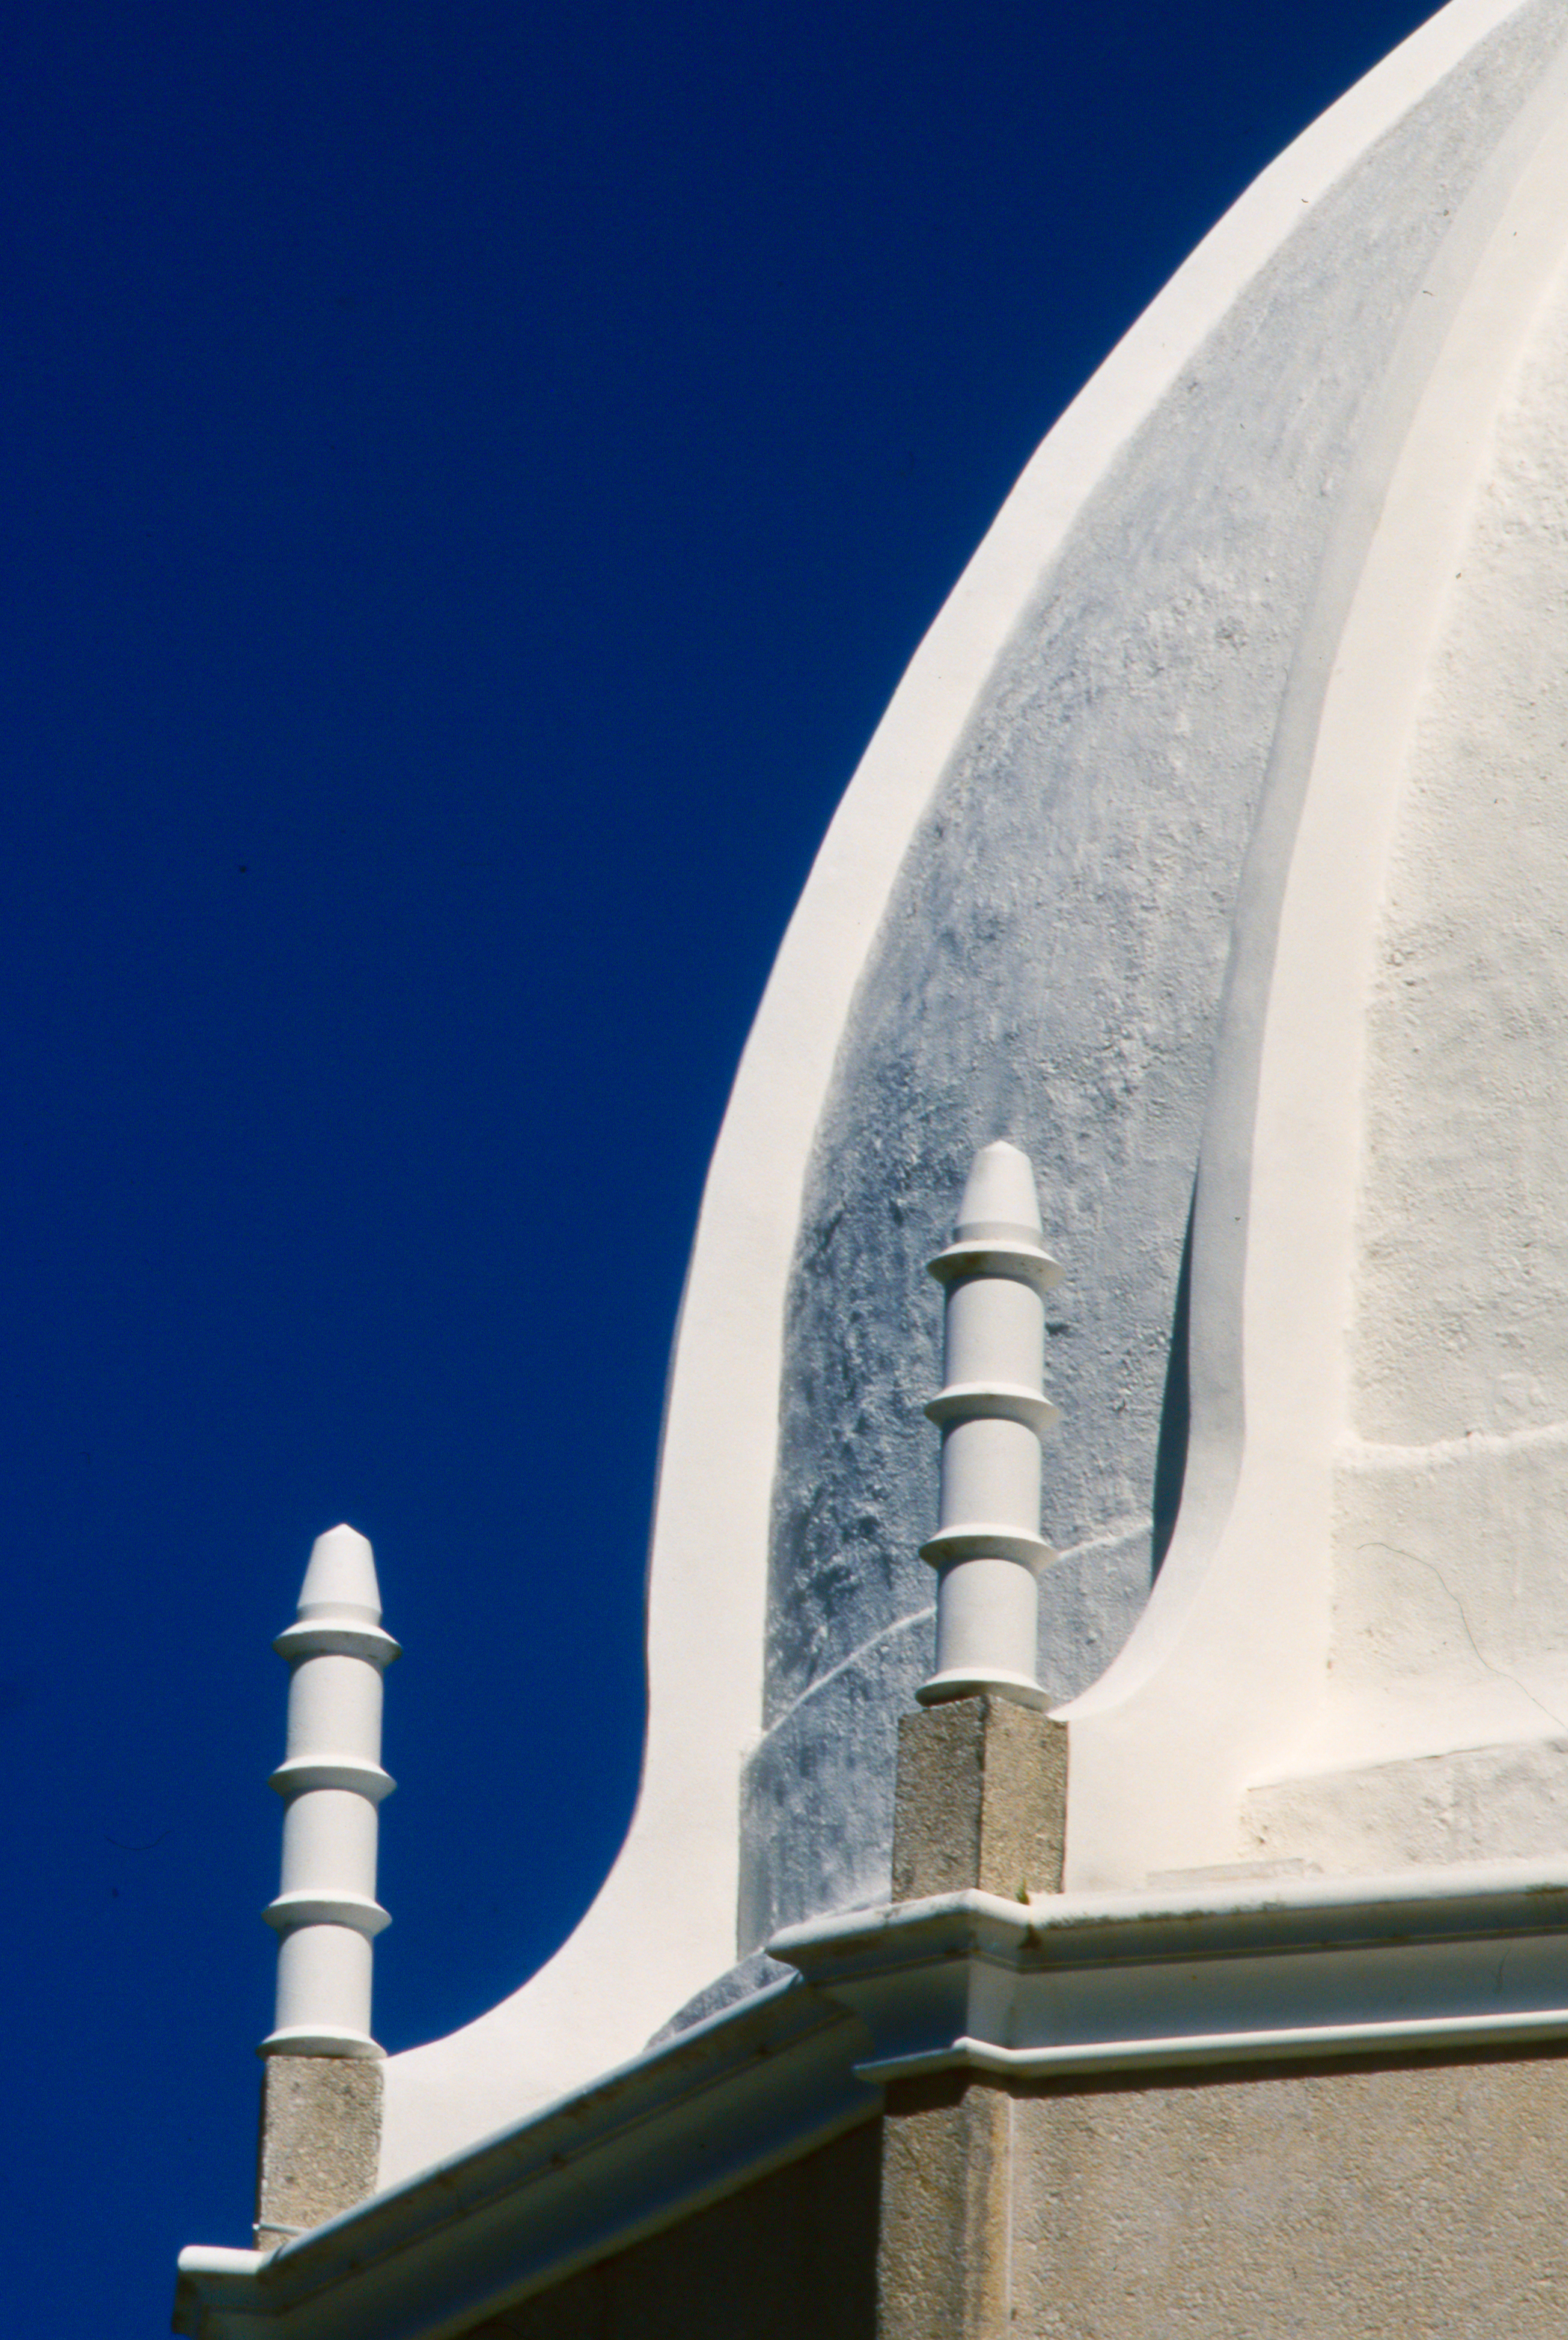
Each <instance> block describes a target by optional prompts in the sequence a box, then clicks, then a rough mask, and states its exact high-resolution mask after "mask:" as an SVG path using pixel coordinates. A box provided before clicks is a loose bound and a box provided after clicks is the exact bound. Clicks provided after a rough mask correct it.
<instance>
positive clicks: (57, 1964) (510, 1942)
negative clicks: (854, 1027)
mask: <svg viewBox="0 0 1568 2340" xmlns="http://www.w3.org/2000/svg"><path fill="white" fill-rule="evenodd" d="M1426 13H1427V10H1426V8H1425V7H1424V5H1423V0H1358V5H1345V4H1344V0H1331V5H1319V6H1315V7H1310V8H1295V9H1274V10H1264V9H1261V8H1260V7H1258V6H1257V5H1256V0H1197V5H1191V6H1188V7H1186V8H1184V9H1173V8H1171V7H1169V6H1157V7H1156V6H1155V5H1152V0H1102V5H1099V6H1098V7H1097V8H1094V9H1089V8H1086V7H1084V6H1082V5H1071V6H1069V5H1064V4H1063V0H1041V5H1033V6H1023V5H995V4H994V0H969V5H967V6H966V7H963V8H958V7H951V6H949V7H946V8H941V9H938V8H935V7H931V6H928V5H906V6H904V7H901V8H898V9H893V8H889V7H885V6H877V5H868V6H862V7H860V8H858V9H856V8H849V9H846V8H844V7H843V6H842V5H836V6H827V5H795V6H783V5H779V6H772V7H761V6H758V5H749V0H739V5H737V0H728V5H723V6H719V5H681V6H677V7H674V8H663V9H660V8H651V7H647V6H644V7H640V8H633V7H630V6H629V5H624V0H610V5H600V0H586V5H578V6H577V7H575V8H574V9H572V10H571V11H570V12H568V11H551V12H545V11H542V10H538V9H527V8H524V7H521V6H518V5H506V6H503V5H477V0H442V5H439V6H437V5H432V4H431V0H422V5H404V0H375V5H371V0H353V5H343V0H310V5H303V0H267V5H264V6H263V5H257V0H223V5H219V6H214V5H212V0H204V5H200V6H197V5H184V6H179V5H166V0H148V5H144V6H143V7H140V8H132V7H128V6H126V5H123V0H120V5H113V6H111V5H104V0H50V5H42V0H22V5H20V6H16V7H14V8H13V9H12V11H11V12H10V15H9V18H8V37H7V40H6V44H5V53H4V71H3V73H0V109H3V113H4V121H3V124H0V155H3V158H4V160H3V163H0V169H3V171H4V174H5V182H6V200H5V290H4V298H5V319H6V332H5V353H4V369H3V375H0V379H3V382H4V393H3V394H4V425H5V431H4V437H5V449H6V461H5V576H6V582H7V593H6V600H7V605H8V610H9V617H10V622H9V625H8V627H7V630H6V632H7V638H8V639H7V648H6V656H5V668H4V682H3V686H0V687H3V689H4V729H5V738H6V740H7V743H8V748H9V754H10V761H11V771H12V778H11V782H10V788H9V791H8V812H7V818H6V832H7V834H6V845H5V852H4V855H3V856H0V953H3V955H4V960H5V1016H4V1020H3V1022H0V1064H3V1066H4V1080H5V1099H6V1106H7V1112H6V1122H5V1125H6V1128H7V1131H8V1141H7V1144H6V1146H5V1175H4V1202H5V1225H4V1235H3V1243H0V1260H3V1263H4V1274H5V1288H6V1301H7V1314H8V1318H9V1344H8V1349H7V1352H6V1354H7V1369H6V1383H5V1400H4V1406H3V1409H0V1422H3V1425H4V1439H5V1449H6V1453H5V1484H6V1488H7V1544H8V1551H7V1562H6V1589H7V1595H8V1601H7V1626H8V1631H7V1635H6V1641H5V1651H4V1652H3V1654H0V1677H3V1679H0V1737H3V1743H4V1750H5V1761H6V1764H7V1769H8V1775H9V1779H10V1781H11V1788H10V1792H9V1794H8V1796H7V1797H6V1799H5V1873H6V1877H7V1879H8V1902H9V1909H8V1914H7V1917H6V1921H5V1932H4V1937H3V1940H4V1949H3V1952H0V1979H3V1981H4V1986H5V2008H6V2012H7V2024H6V2032H7V2044H6V2049H5V2058H4V2065H5V2090H6V2094H7V2097H8V2100H9V2101H8V2103H7V2107H6V2115H7V2117H6V2126H5V2134H6V2137H7V2142H8V2145H9V2147H10V2151H9V2154H8V2157H7V2177H6V2183H5V2187H4V2189H0V2211H3V2216H4V2218H5V2221H6V2223H7V2225H8V2226H10V2227H11V2229H12V2231H11V2233H10V2234H9V2236H8V2237H7V2239H6V2241H5V2259H4V2270H5V2271H4V2276H3V2278H0V2290H3V2293H4V2295H5V2299H6V2302H7V2311H6V2312H7V2315H8V2319H9V2321H10V2323H11V2325H12V2328H14V2329H15V2330H16V2331H18V2332H21V2331H38V2332H43V2331H48V2332H51V2333H54V2332H59V2333H64V2334H67V2335H75V2334H76V2333H78V2332H80V2333H81V2334H83V2335H88V2334H93V2335H98V2334H108V2333H110V2332H114V2333H125V2334H127V2335H129V2334H131V2333H141V2332H157V2331H160V2330H162V2329H164V2325H165V2322H166V2316H167V2308H168V2300H169V2296H170V2291H171V2286H172V2282H173V2262H174V2251H175V2249H176V2247H177V2246H178V2245H179V2244H181V2243H182V2242H186V2241H194V2240H201V2241H206V2242H230V2243H243V2242H244V2241H246V2240H248V2231H247V2229H248V2217H249V2206H250V2205H249V2191H250V2184H251V2162H252V2152H253V2123H254V2106H255V2091H256V2087H257V2072H258V2067H257V2066H256V2064H255V2061H254V2058H253V2054H252V2048H253V2043H254V2041H255V2040H256V2039H257V2038H259V2037H260V2036H261V2034H262V2033H263V2031H264V2030H265V2029H266V2028H268V2023H269V2020H270V1996H271V1977H272V1967H273V1939H272V1937H271V1936H270V1935H269V1934H268V1933H267V1932H266V1930H265V1929H264V1928H263V1926H262V1925H261V1923H260V1921H259V1918H258V1914H257V1913H258V1911H259V1910H260V1909H261V1907H262V1906H263V1903H264V1902H265V1901H266V1900H267V1899H268V1898H269V1896H270V1894H271V1893H272V1891H273V1889H274V1884H275V1876H276V1861H277V1849H278V1822H279V1807H278V1805H277V1803H276V1800H275V1799H273V1797H272V1796H270V1795H269V1793H268V1791H267V1790H266V1788H265V1786H264V1784H263V1783H264V1780H265V1775H266V1773H267V1771H268V1770H269V1769H270V1768H271V1766H272V1764H273V1762H275V1761H276V1760H278V1758H279V1756H280V1755H281V1752H282V1733H283V1694H284V1688H285V1674H284V1670H283V1666H282V1665H281V1664H280V1662H279V1661H277V1660H276V1659H275V1658H274V1657H273V1656H272V1654H271V1653H270V1651H269V1648H268V1643H269V1641H270V1639H271V1637H272V1635H273V1633H275V1632H276V1631H279V1630H280V1628H281V1627H282V1626H283V1624H284V1623H285V1622H286V1621H287V1620H288V1618H289V1615H290V1614H291V1612H292V1608H293V1599H294V1596H295V1593H296V1591H297V1589H298V1582H299V1578H300V1574H301V1572H302V1570H303V1564H304V1560H305V1556H306V1552H307V1550H308V1547H309V1544H310V1541H311V1538H312V1536H313V1534H314V1533H315V1532H317V1531H318V1530H319V1529H321V1528H323V1527H325V1526H328V1525H330V1524H332V1522H334V1521H335V1520H337V1519H339V1518H342V1517H347V1518H349V1519H351V1520H352V1521H353V1522H355V1523H356V1524H357V1525H358V1526H360V1527H362V1528H363V1529H364V1530H365V1532H367V1533H368V1534H370V1535H371V1536H372V1538H373V1540H374V1542H375V1544H376V1549H377V1552H378V1556H379V1559H380V1563H381V1569H382V1586H383V1591H384V1593H385V1598H386V1604H387V1616H388V1622H389V1624H390V1625H391V1626H392V1630H393V1631H395V1632H396V1633H398V1634H399V1635H400V1637H401V1638H402V1640H403V1641H404V1643H405V1645H406V1649H407V1652H408V1654H407V1656H406V1657H405V1659H404V1660H403V1661H402V1663H401V1664H400V1665H399V1666H398V1668H397V1669H396V1671H394V1672H393V1674H392V1677H391V1680H390V1683H389V1693H390V1695H389V1722H388V1733H387V1751H388V1760H389V1761H390V1763H391V1766H392V1770H393V1771H394V1772H395V1773H396V1775H397V1776H398V1778H399V1780H401V1782H402V1787H401V1790H400V1792H399V1794H398V1795H397V1797H396V1798H395V1799H394V1800H393V1801H392V1804H391V1805H390V1806H389V1807H388V1808H387V1809H386V1812H385V1815H384V1826H383V1835H382V1841H383V1864H382V1898H383V1899H385V1900H386V1902H387V1903H388V1905H389V1906H390V1908H391V1909H392V1912H393V1914H394V1918H395V1921H396V1922H395V1924H394V1926H393V1928H392V1931H391V1932H390V1933H389V1934H388V1935H386V1936H385V1937H383V1938H382V1942H381V1944H380V1946H379V1951H378V1961H377V2029H378V2032H379V2035H380V2036H381V2038H382V2039H383V2040H384V2041H385V2042H386V2044H387V2045H388V2046H389V2047H391V2048H400V2047H403V2046H406V2045H409V2044H411V2043H412V2042H413V2041H415V2040H417V2039H420V2038H427V2037H430V2036H432V2034H434V2033H436V2032H439V2031H442V2030H445V2029H447V2028H451V2027H452V2025H453V2024H455V2023H457V2022H459V2021H461V2020H462V2019H464V2018H467V2017H468V2016H470V2015H471V2014H474V2013H476V2012H478V2011H479V2010H480V2009H481V2008H483V2007H484V2006H486V2005H488V2004H490V2003H491V2001H492V2000H493V1999H494V1998H498V1997H499V1996H500V1995H501V1993H502V1992H503V1991H505V1990H507V1989H509V1988H511V1987H512V1986H513V1985H515V1984H516V1983H517V1982H518V1981H520V1980H521V1978H523V1977H524V1976H525V1975H526V1974H527V1973H528V1972H529V1971H530V1969H531V1968H532V1967H533V1966H534V1965H536V1964H537V1963H538V1962H539V1961H540V1959H541V1958H542V1957H543V1956H544V1955H545V1954H546V1953H547V1952H548V1951H549V1950H550V1949H551V1948H552V1947H553V1946H554V1945H555V1943H556V1942H557V1941H558V1940H559V1939H560V1938H561V1937H562V1935H563V1934H564V1933H565V1932H566V1931H567V1930H568V1929H569V1928H570V1926H571V1922H572V1920H573V1919H574V1918H575V1917H576V1916H577V1915H578V1913H579V1912H580V1911H581V1908H582V1907H583V1906H584V1904H585V1903H586V1901H587V1900H588V1899H589V1898H590V1894H591V1892H592V1889H593V1888H594V1887H595V1885H596V1884H597V1882H598V1880H599V1879H600V1877H601V1875H602V1874H603V1872H604V1870H605V1869H606V1868H607V1867H608V1865H609V1862H610V1859H611V1857H612V1855H613V1852H614V1849H615V1847H616V1844H617V1842H618V1841H619V1839H620V1835H621V1832H622V1830H623V1829H624V1827H625V1824H626V1820H627V1818H628V1815H629V1812H630V1805H631V1800H632V1796H633V1791H634V1787H635V1780H636V1771H637V1764H638V1755H639V1748H640V1734H641V1720H642V1716H641V1700H642V1685H641V1658H640V1632H641V1618H640V1588H641V1578H642V1569H643V1553H644V1542H645V1535H646V1524H647V1516H648V1509H649V1500H650V1489H651V1478H652V1469H653V1459H654V1451H655V1443H656V1439H657V1433H658V1425H659V1409H660V1392H661V1384H662V1379H663V1373H664V1368H665V1361H666V1353H667V1349H668V1344H669V1339H670V1329H671V1325H672V1322H673V1317H674V1312H675V1306H676V1302H677V1298H678V1295H679V1292H680V1277H681V1274H682V1270H683V1266H684V1261H685V1254H686V1249H687V1245H688V1243H689V1240H690V1230H691V1225H692V1222H693V1218H694V1215H695V1212H696V1208H697V1203H698V1197H699V1193H700V1183H701V1179H702V1176H703V1172H704V1168H705V1165H706V1161H707V1156H708V1153H709V1149H710V1145H711V1143H712V1140H713V1135H714V1133H715V1130H716V1128H717V1125H718V1122H719V1115H720V1113H721V1111H722V1108H723V1104H724V1098H725V1094H726V1090H727V1087H728V1085H729V1078H730V1076H731V1073H732V1071H733V1068H734V1065H735V1061H736V1058H737V1056H738V1054H739V1048H740V1046H741V1043H742V1041H743V1039H744V1036H745V1033H746V1028H747V1026H748V1022H749V1017H750V1015H751V1012H752V1009H753V1007H754V1006H755V1004H756V1000H757V997H758V995H759V991H760V989H761V987H762V984H763V982H764V980H765V978H766V976H767V971H768V967H769V962H770V959H771V957H772V954H773V951H774V949H775V947H776V945H777V942H778V939H779V934H780V932H781V930H782V928H783V926H784V923H785V920H786V919H787V917H788V916H789V910H790V907H791V906H792V904H793V902H794V899H795V897H796V895H797V894H798V892H799V887H800V885H801V882H802V880H803V878H804V877H805V875H806V871H807V869H808V867H809V863H810V859H811V857H812V854H813V852H814V850H815V848H816V846H817V844H818V842H819V838H820V836H821V833H822V830H823V828H825V826H826V824H827V821H828V819H829V815H830V814H831V811H832V809H833V807H834V804H835V803H836V801H837V799H838V798H839V794H840V793H841V791H842V789H843V787H844V785H845V783H846V781H847V780H848V778H849V775H850V773H851V771H852V770H853V768H854V766H855V764H856V762H857V760H858V756H859V753H860V751H861V749H862V748H863V746H864V743H865V741H866V739H867V738H868V734H869V733H870V731H871V729H872V728H873V727H874V725H875V723H876V721H877V719H878V714H879V712H880V710H881V709H882V707H883V705H884V704H885V702H886V700H887V699H888V695H889V693H890V692H891V690H892V689H893V686H894V685H895V683H896V682H897V680H898V675H899V673H900V672H901V670H902V669H903V667H904V665H905V664H906V662H907V660H908V658H909V656H910V654H911V652H912V651H913V649H914V648H915V646H916V644H917V642H918V640H919V637H920V635H921V633H922V632H923V630H924V629H925V628H926V626H927V625H928V622H929V620H930V619H931V617H932V616H933V614H934V613H935V611H936V610H937V609H938V606H939V604H940V602H941V600H942V599H943V597H944V595H945V594H946V592H947V590H948V587H949V586H950V584H951V583H952V581H953V580H954V579H955V577H956V576H957V574H958V570H960V568H961V567H962V566H963V564H964V562H965V560H967V559H968V555H969V553H970V552H971V550H973V548H974V546H975V544H976V542H977V541H978V539H979V537H980V536H981V534H982V533H983V531H984V530H985V528H986V526H987V523H988V521H990V519H991V517H992V516H993V514H994V512H995V511H996V509H997V506H998V504H999V503H1000V502H1001V501H1002V499H1003V497H1004V496H1005V495H1006V493H1007V489H1008V488H1009V486H1010V485H1011V483H1012V481H1013V480H1014V478H1015V477H1016V475H1017V472H1018V471H1019V470H1020V469H1021V468H1022V466H1023V464H1024V463H1025V461H1027V458H1028V456H1029V454H1030V452H1031V451H1032V450H1033V448H1034V446H1035V445H1036V443H1037V441H1038V440H1039V438H1040V436H1041V435H1042V433H1043V432H1044V431H1045V430H1046V428H1047V426H1048V424H1049V423H1050V422H1051V421H1052V420H1053V419H1054V417H1055V416H1056V415H1057V413H1058V412H1059V411H1060V410H1061V408H1062V407H1063V406H1064V404H1066V402H1067V401H1068V399H1069V398H1070V397H1071V396H1072V394H1073V393H1074V392H1075V391H1076V390H1077V388H1078V387H1079V385H1080V384H1081V382H1083V380H1084V379H1085V378H1086V377H1087V374H1088V373H1089V372H1091V371H1092V370H1093V368H1094V366H1095V365H1096V364H1097V362H1098V361H1099V359H1100V358H1101V357H1102V356H1103V355H1104V354H1105V352H1106V351H1107V349H1108V348H1109V347H1110V346H1111V344H1112V343H1113V342H1115V341H1116V339H1117V337H1118V336H1119V335H1120V333H1121V332H1123V331H1124V330H1125V328H1126V326H1127V325H1128V324H1129V323H1130V322H1132V320H1133V318H1134V317H1135V316H1136V314H1137V312H1138V311H1139V310H1140V309H1141V308H1142V307H1143V306H1144V305H1145V303H1146V302H1147V300H1148V299H1149V298H1150V297H1151V295H1152V294H1153V293H1154V292H1156V290H1157V289H1158V287H1159V286H1160V284H1161V283H1163V281H1164V280H1165V278H1166V276H1167V275H1168V274H1169V273H1170V272H1171V271H1172V269H1173V268H1174V267H1176V264H1177V263H1179V262H1180V261H1181V259H1182V258H1183V257H1184V256H1185V254H1186V252H1187V250H1188V249H1189V248H1190V247H1191V245H1192V244H1193V243H1195V242H1196V240H1197V238H1198V237H1199V235H1200V234H1201V233H1203V231H1204V230H1205V229H1206V227H1207V226H1208V225H1209V224H1210V223H1211V222H1212V221H1213V220H1214V219H1215V218H1216V216H1217V214H1218V213H1220V212H1221V211H1222V210H1223V209H1224V208H1225V206H1226V203H1229V201H1230V200H1231V199H1232V198H1233V196H1234V195H1236V193H1238V192H1239V191H1240V189H1241V188H1242V187H1243V186H1244V185H1245V183H1246V182H1247V181H1248V180H1249V179H1250V178H1251V177H1252V176H1253V175H1254V174H1255V172H1256V171H1257V170H1258V169H1259V168H1260V167H1261V166H1262V165H1263V164H1265V163H1266V162H1267V161H1268V160H1269V159H1270V157H1271V155H1272V154H1274V153H1275V151H1277V149H1278V148H1279V147H1280V146H1281V145H1282V144H1284V143H1285V140H1286V139H1287V138H1288V137H1289V136H1290V135H1292V134H1294V133H1295V131H1296V130H1297V129H1299V128H1300V127H1302V126H1303V125H1304V124H1305V123H1306V122H1307V121H1308V120H1310V119H1311V118H1312V117H1313V116H1314V115H1315V114H1317V113H1318V112H1319V111H1321V109H1322V107H1323V106H1324V105H1325V104H1327V103H1328V102H1329V101H1330V100H1331V99H1332V98H1333V97H1334V96H1335V95H1336V94H1338V93H1339V92H1340V91H1341V90H1342V89H1343V88H1345V86H1346V85H1347V84H1349V83H1350V82H1351V81H1352V80H1354V79H1355V77H1356V75H1357V74H1359V73H1361V72H1362V71H1363V70H1364V69H1365V68H1366V67H1367V66H1368V65H1370V64H1373V63H1374V61H1375V60H1376V58H1377V57H1378V56H1379V55H1382V54H1383V53H1384V51H1385V50H1386V49H1388V48H1389V47H1391V46H1392V45H1394V42H1395V41H1396V40H1397V39H1399V38H1400V37H1402V36H1403V35H1404V33H1405V32H1407V31H1408V30H1409V29H1410V28H1411V27H1412V26H1413V25H1414V24H1415V23H1417V22H1418V21H1419V20H1420V18H1421V17H1422V16H1423V15H1425V14H1426Z"/></svg>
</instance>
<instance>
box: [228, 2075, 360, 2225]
mask: <svg viewBox="0 0 1568 2340" xmlns="http://www.w3.org/2000/svg"><path fill="white" fill-rule="evenodd" d="M383 2073H384V2067H383V2065H382V2059H381V2057H379V2056H269V2057H267V2059H266V2061H265V2063H264V2064H263V2067H262V2121H261V2137H260V2141H259V2144H258V2147H257V2151H256V2248H257V2249H258V2250H265V2249H267V2248H268V2246H270V2245H272V2244H274V2243H282V2242H286V2241H287V2239H288V2237H289V2236H291V2235H297V2234H300V2233H302V2232H303V2230H304V2229H305V2228H307V2227H309V2226H321V2225H322V2223H323V2220H325V2219H327V2218H335V2217H336V2216H337V2214H338V2212H339V2211H340V2210H352V2208H353V2206H354V2205H355V2203H356V2202H363V2201H365V2200H366V2199H368V2197H369V2196H371V2195H372V2194H373V2193H374V2192H375V2186H376V2160H377V2156H378V2154H379V2152H380V2148H381V2127H382V2089H383V2085H384V2081H383Z"/></svg>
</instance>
